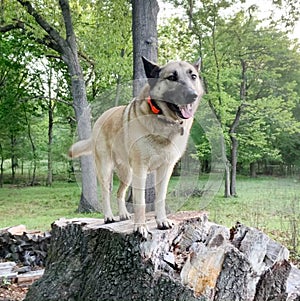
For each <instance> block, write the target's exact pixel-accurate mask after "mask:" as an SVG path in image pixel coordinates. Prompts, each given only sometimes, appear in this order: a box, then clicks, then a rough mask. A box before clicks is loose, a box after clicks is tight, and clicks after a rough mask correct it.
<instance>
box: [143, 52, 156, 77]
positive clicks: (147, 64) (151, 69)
mask: <svg viewBox="0 0 300 301" xmlns="http://www.w3.org/2000/svg"><path fill="white" fill-rule="evenodd" d="M142 60H143V64H144V70H145V73H146V76H147V78H158V77H159V72H160V67H159V66H158V65H157V64H155V63H153V62H151V61H149V60H148V59H146V58H145V57H144V56H142Z"/></svg>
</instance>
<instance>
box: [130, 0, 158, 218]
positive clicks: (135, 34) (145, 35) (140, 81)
mask: <svg viewBox="0 0 300 301" xmlns="http://www.w3.org/2000/svg"><path fill="white" fill-rule="evenodd" d="M158 11H159V6H158V2H157V0H133V1H132V39H133V80H134V81H133V96H134V97H135V96H137V95H138V94H139V93H140V91H141V90H142V88H143V87H144V85H145V84H146V83H147V77H146V74H145V71H144V65H143V62H142V56H144V57H146V58H147V59H149V60H152V61H153V62H156V61H157V14H158ZM130 189H131V188H130ZM145 200H146V206H147V207H146V211H147V212H148V211H153V210H154V200H155V174H153V173H152V174H149V175H148V176H147V180H146V190H145ZM127 201H129V202H130V203H131V202H132V199H131V195H130V198H128V200H127ZM130 207H131V206H129V208H128V209H129V210H130V211H131V212H132V209H131V208H130Z"/></svg>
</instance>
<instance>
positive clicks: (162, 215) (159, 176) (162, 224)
mask: <svg viewBox="0 0 300 301" xmlns="http://www.w3.org/2000/svg"><path fill="white" fill-rule="evenodd" d="M172 172H173V165H171V166H169V165H165V164H163V165H161V166H160V167H159V168H158V169H157V173H156V200H155V215H156V223H157V228H158V229H161V230H165V229H170V228H172V225H173V223H172V222H171V221H170V220H168V219H167V214H166V195H167V190H168V184H169V180H170V178H171V175H172Z"/></svg>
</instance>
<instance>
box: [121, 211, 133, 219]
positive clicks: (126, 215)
mask: <svg viewBox="0 0 300 301" xmlns="http://www.w3.org/2000/svg"><path fill="white" fill-rule="evenodd" d="M128 219H131V214H130V213H129V212H126V213H121V214H120V221H126V220H128Z"/></svg>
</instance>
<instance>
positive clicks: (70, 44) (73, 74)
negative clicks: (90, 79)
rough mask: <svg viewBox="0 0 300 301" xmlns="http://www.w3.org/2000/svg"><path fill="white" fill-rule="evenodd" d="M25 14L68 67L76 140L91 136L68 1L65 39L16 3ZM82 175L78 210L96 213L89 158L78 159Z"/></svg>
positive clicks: (62, 4)
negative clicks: (41, 30)
mask: <svg viewBox="0 0 300 301" xmlns="http://www.w3.org/2000/svg"><path fill="white" fill-rule="evenodd" d="M18 2H19V3H20V4H21V5H23V6H24V7H25V8H26V9H27V11H28V13H29V14H30V15H31V16H33V17H34V19H35V21H36V22H37V24H38V25H39V26H40V27H41V28H42V29H43V30H44V31H45V32H46V33H47V35H48V37H49V39H50V42H49V43H48V46H49V47H51V48H52V49H53V50H55V51H57V52H58V53H59V54H60V55H61V56H62V59H63V60H64V62H65V63H66V64H67V66H68V70H69V73H70V78H71V94H72V96H73V107H74V110H75V115H76V120H77V130H78V137H79V139H80V140H82V139H87V138H89V137H90V136H91V133H92V130H91V114H90V110H89V104H88V102H87V96H86V88H85V81H84V77H83V73H82V70H81V66H80V63H79V58H78V49H77V44H76V36H75V33H74V29H73V25H72V18H71V12H70V6H69V1H68V0H59V5H60V7H61V11H62V15H63V20H64V24H65V29H66V39H64V38H62V36H61V35H60V34H59V32H58V31H57V30H56V29H55V28H54V27H52V26H51V25H50V24H49V23H48V22H47V21H46V20H45V19H44V18H43V17H42V16H41V15H40V14H39V13H38V12H37V11H36V10H35V8H34V7H33V6H32V5H31V3H30V2H29V1H25V0H18ZM80 162H81V173H82V193H81V199H80V204H79V206H78V211H80V212H91V211H100V204H99V202H98V197H97V180H96V171H95V168H94V159H93V157H92V156H83V157H81V158H80Z"/></svg>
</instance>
